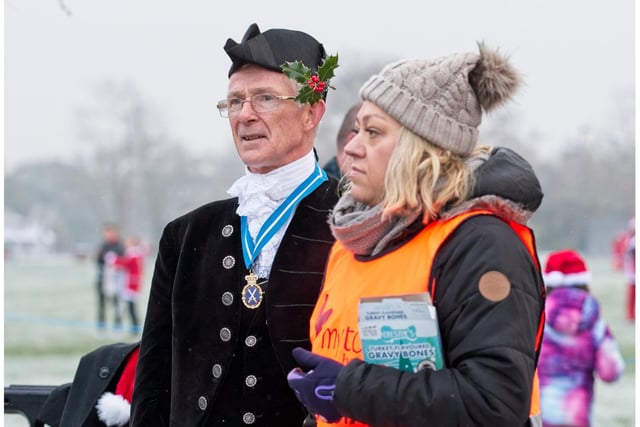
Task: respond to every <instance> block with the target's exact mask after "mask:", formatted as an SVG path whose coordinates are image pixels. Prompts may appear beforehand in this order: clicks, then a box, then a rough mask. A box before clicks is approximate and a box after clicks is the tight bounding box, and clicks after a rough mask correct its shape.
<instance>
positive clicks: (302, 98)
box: [280, 55, 338, 105]
mask: <svg viewBox="0 0 640 427" xmlns="http://www.w3.org/2000/svg"><path fill="white" fill-rule="evenodd" d="M336 67H338V55H331V56H329V57H327V58H325V59H324V60H323V61H322V64H320V67H318V73H317V77H318V79H317V81H318V82H322V83H324V85H325V88H324V90H322V91H321V92H316V91H315V90H314V88H313V87H309V83H310V79H311V77H312V74H311V69H310V68H309V67H307V66H306V65H304V64H303V63H302V62H301V61H293V62H285V63H284V64H282V65H281V66H280V68H281V69H282V71H283V72H284V74H285V75H286V76H287V77H289V78H290V79H293V80H295V81H296V82H298V83H300V84H301V89H300V90H299V91H298V95H297V96H296V101H297V102H299V103H301V104H311V105H313V104H315V103H316V102H318V101H320V100H321V99H322V95H323V94H324V93H325V92H326V91H327V90H329V88H331V89H335V88H334V87H333V86H331V85H330V84H329V81H330V79H331V78H332V77H333V76H334V72H333V71H334V70H335V69H336Z"/></svg>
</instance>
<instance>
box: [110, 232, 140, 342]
mask: <svg viewBox="0 0 640 427" xmlns="http://www.w3.org/2000/svg"><path fill="white" fill-rule="evenodd" d="M144 255H145V250H144V248H143V247H142V245H141V244H140V239H138V238H137V237H135V236H130V237H128V238H127V239H126V241H125V250H124V255H123V256H120V257H116V258H115V259H114V260H113V264H114V266H115V267H116V268H118V269H119V270H120V271H122V272H123V273H124V281H123V285H122V287H121V288H120V295H119V296H120V298H121V299H122V302H124V304H125V305H126V307H127V312H128V313H129V317H130V319H131V329H130V331H131V332H132V333H134V334H137V333H138V332H140V323H139V321H138V315H137V313H136V305H137V302H138V298H139V296H140V289H141V288H142V286H141V282H142V275H143V272H144V269H143V268H144Z"/></svg>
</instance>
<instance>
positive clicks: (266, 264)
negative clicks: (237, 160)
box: [227, 150, 316, 278]
mask: <svg viewBox="0 0 640 427" xmlns="http://www.w3.org/2000/svg"><path fill="white" fill-rule="evenodd" d="M315 165H316V159H315V154H314V153H313V150H311V151H309V153H308V154H307V155H305V156H304V157H302V158H300V159H298V160H295V161H293V162H291V163H289V164H287V165H284V166H282V167H280V168H278V169H275V170H272V171H271V172H268V173H266V174H257V173H252V172H250V171H249V169H248V168H245V175H244V176H243V177H241V178H239V179H237V180H236V182H234V183H233V185H231V187H230V188H229V189H228V190H227V193H228V194H229V195H231V196H234V197H237V198H238V203H239V206H238V209H237V210H236V213H237V214H238V215H240V216H246V217H247V223H248V228H249V234H250V235H251V238H252V239H254V240H255V238H256V236H257V235H258V232H259V231H260V228H261V227H262V225H263V224H264V222H265V221H266V220H267V218H269V215H271V214H272V213H273V211H275V210H276V209H277V208H278V206H280V204H281V203H282V202H283V201H284V200H285V199H286V198H287V196H289V194H291V192H292V191H293V190H295V188H296V187H297V186H298V185H300V183H301V182H302V181H304V180H305V179H306V178H307V177H308V176H309V175H311V173H313V170H314V168H315ZM290 222H291V218H289V221H287V223H286V224H284V225H283V226H282V227H281V228H280V229H279V230H278V231H277V232H276V233H275V234H274V235H273V237H272V238H271V240H269V241H268V242H267V243H266V244H265V246H264V247H263V248H262V250H261V251H260V254H259V255H258V257H257V258H256V260H255V261H254V263H253V272H254V273H255V274H257V275H258V276H259V277H263V278H267V277H269V274H270V273H271V265H272V264H273V259H274V258H275V256H276V253H277V252H278V247H279V246H280V242H281V241H282V237H283V236H284V233H285V231H286V229H287V227H288V226H289V223H290Z"/></svg>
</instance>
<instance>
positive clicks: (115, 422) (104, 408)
mask: <svg viewBox="0 0 640 427" xmlns="http://www.w3.org/2000/svg"><path fill="white" fill-rule="evenodd" d="M96 409H97V410H98V418H99V419H100V421H102V422H103V423H105V424H106V425H107V426H109V427H111V426H118V427H120V426H123V425H125V424H126V423H128V422H129V417H130V415H131V404H130V403H129V401H127V399H125V398H124V397H122V396H120V395H118V394H113V393H111V392H109V391H108V392H106V393H104V394H103V395H102V396H100V399H98V403H97V404H96Z"/></svg>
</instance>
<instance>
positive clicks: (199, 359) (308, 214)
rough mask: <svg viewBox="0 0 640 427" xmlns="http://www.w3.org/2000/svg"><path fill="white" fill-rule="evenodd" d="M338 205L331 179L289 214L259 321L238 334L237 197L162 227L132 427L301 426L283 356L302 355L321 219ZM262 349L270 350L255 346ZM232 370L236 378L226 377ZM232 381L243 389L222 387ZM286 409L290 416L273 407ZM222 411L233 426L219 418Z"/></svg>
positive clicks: (318, 279)
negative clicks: (241, 394)
mask: <svg viewBox="0 0 640 427" xmlns="http://www.w3.org/2000/svg"><path fill="white" fill-rule="evenodd" d="M336 201H337V182H336V181H335V180H333V179H331V180H329V181H328V182H325V183H324V184H322V185H321V186H320V187H318V188H317V189H316V190H315V191H314V192H313V193H311V194H310V195H308V196H307V197H306V198H305V199H303V200H302V201H301V202H300V204H299V205H298V207H297V208H296V211H295V214H294V217H293V218H292V221H291V223H290V224H289V226H288V228H287V231H286V233H285V235H284V237H283V239H282V242H281V244H280V247H279V250H278V253H277V255H276V257H275V260H274V263H273V267H272V269H271V275H270V277H269V280H268V288H267V291H266V293H265V296H264V298H265V299H264V301H263V302H262V305H261V307H260V309H259V310H262V311H261V312H260V313H261V314H259V315H258V316H262V317H259V318H260V319H264V321H261V322H260V323H259V325H258V326H256V327H255V328H254V326H251V327H250V328H248V329H247V328H246V327H244V328H243V327H242V316H248V314H243V313H248V312H250V311H251V310H249V309H247V308H245V307H244V306H243V303H242V301H241V290H242V287H243V286H244V284H245V278H244V276H245V275H246V274H247V269H246V268H245V265H244V262H243V258H242V251H241V246H240V218H239V217H238V216H237V215H236V213H235V211H236V208H237V199H235V198H234V199H228V200H222V201H216V202H213V203H210V204H207V205H204V206H202V207H200V208H198V209H196V210H194V211H192V212H190V213H188V214H186V215H184V216H182V217H180V218H178V219H176V220H174V221H172V222H171V223H169V224H168V225H167V226H166V227H165V230H164V232H163V235H162V238H161V240H160V245H159V253H158V258H157V260H156V265H155V271H154V274H153V279H152V284H151V291H150V296H149V303H148V308H147V315H146V319H145V325H144V330H143V334H142V340H141V347H140V356H139V361H138V367H137V373H136V382H135V387H134V395H133V402H132V420H131V425H132V426H145V427H146V426H165V425H172V426H201V425H217V424H222V425H243V424H252V425H255V426H258V425H283V426H285V425H295V426H301V425H302V421H303V419H304V417H305V414H304V411H303V409H302V407H301V406H300V405H299V404H298V403H297V400H296V399H295V396H294V394H293V391H291V389H289V388H288V387H286V373H287V372H288V371H289V370H291V369H292V368H294V367H295V366H296V364H295V363H294V361H293V358H292V357H291V350H292V349H293V348H294V347H296V346H302V347H305V348H310V343H309V318H310V317H311V311H312V310H313V307H314V304H315V301H316V298H317V296H318V294H319V290H320V286H321V283H322V278H323V273H324V267H325V262H326V259H327V256H328V252H329V250H330V248H331V245H332V243H333V237H332V235H331V232H330V230H329V226H328V224H327V218H328V215H329V212H330V209H331V208H332V207H333V206H334V204H335V203H336ZM259 310H256V312H258V311H259ZM251 328H254V329H251ZM242 332H246V334H245V335H242ZM264 342H267V343H269V345H268V346H262V347H260V343H264ZM256 343H257V344H256ZM258 348H260V351H259V352H257V353H256V352H255V350H256V349H258ZM250 351H254V353H250ZM239 353H240V354H241V356H240V357H238V354H239ZM239 359H241V360H239ZM232 364H233V367H234V370H236V371H237V370H241V371H242V372H230V370H231V369H230V367H231V366H232ZM274 364H275V366H276V369H270V368H269V367H270V366H273V365H274ZM247 374H251V375H247ZM249 377H253V378H249ZM238 378H241V379H242V382H238V383H237V384H236V383H235V382H234V383H233V384H231V383H230V382H231V381H235V380H236V379H238ZM265 378H271V379H269V380H268V381H267V380H265ZM225 381H227V383H225ZM256 383H257V384H256ZM275 383H278V386H277V387H276V386H275ZM272 384H274V385H273V386H272ZM239 388H243V389H244V388H251V389H258V390H259V392H257V393H254V394H253V395H249V396H251V398H250V399H240V401H235V400H232V399H229V397H228V394H227V391H232V392H237V391H238V390H239ZM221 390H222V392H221ZM247 393H248V392H247ZM245 395H248V394H245ZM225 399H226V400H225ZM221 401H222V402H224V404H223V405H221V404H220V402H221ZM292 402H293V403H292ZM292 404H295V405H296V406H295V410H284V409H277V408H278V405H280V406H279V407H280V408H291V406H287V405H292ZM214 408H215V409H214ZM255 408H258V409H257V410H256V409H255ZM271 408H274V409H271ZM214 410H215V412H217V413H212V411H214ZM227 412H229V413H230V414H235V415H237V414H238V413H239V414H240V418H239V419H237V420H236V419H234V418H225V413H227Z"/></svg>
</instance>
